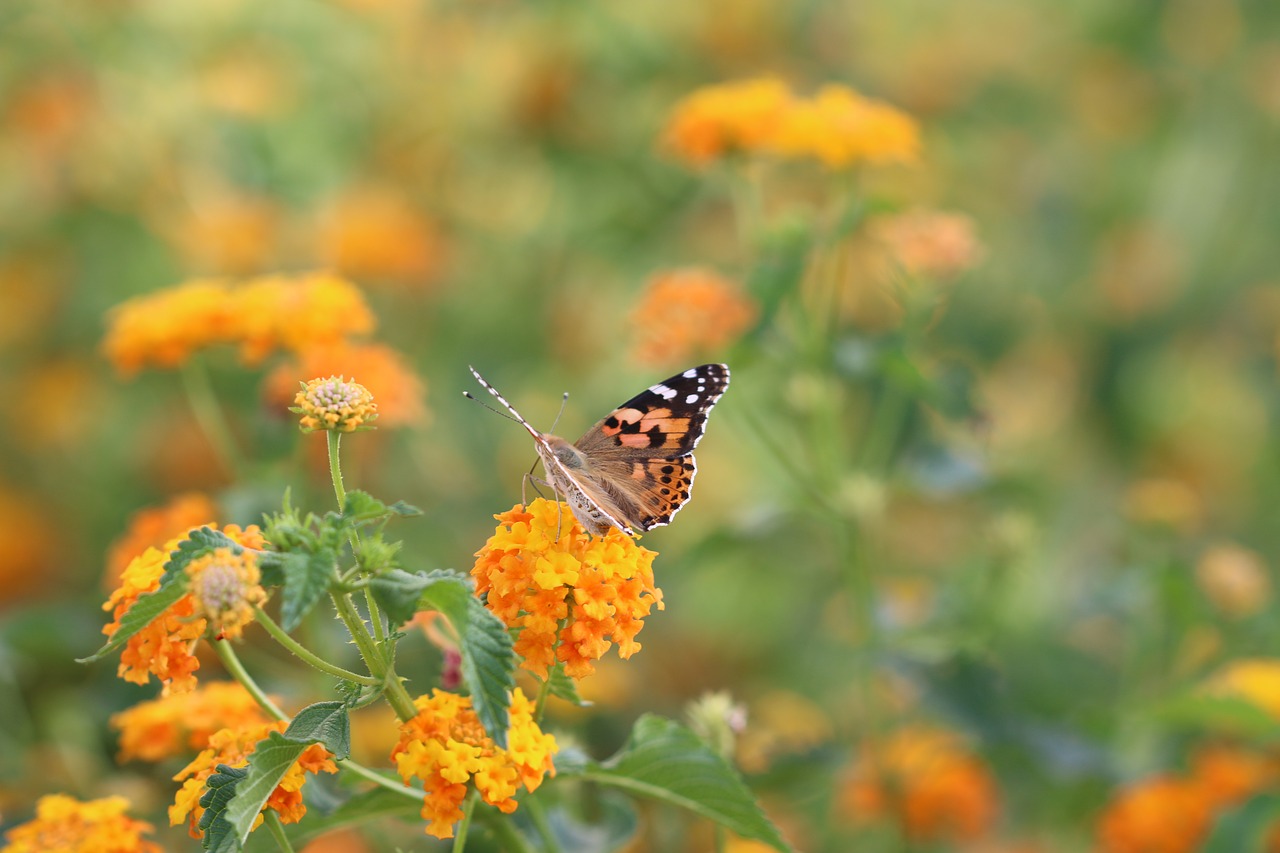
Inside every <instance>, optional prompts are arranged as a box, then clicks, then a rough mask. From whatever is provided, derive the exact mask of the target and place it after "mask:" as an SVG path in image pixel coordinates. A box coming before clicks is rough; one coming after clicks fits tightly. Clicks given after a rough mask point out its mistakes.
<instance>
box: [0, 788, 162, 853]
mask: <svg viewBox="0 0 1280 853" xmlns="http://www.w3.org/2000/svg"><path fill="white" fill-rule="evenodd" d="M128 808H129V801H128V800H126V799H125V798H124V797H104V798H103V799H101V800H89V801H88V802H80V801H79V800H76V799H74V798H72V797H68V796H67V795H65V794H50V795H48V796H46V797H41V798H40V801H39V802H38V803H36V816H35V818H33V819H32V820H29V821H27V822H26V823H23V824H19V825H18V826H15V827H14V828H13V829H10V830H9V831H8V832H6V833H5V835H6V837H7V838H8V840H9V842H8V844H6V845H5V846H4V848H3V850H2V853H160V850H161V848H160V846H159V845H158V844H153V843H152V842H150V841H145V840H143V838H142V836H143V835H144V834H147V833H150V832H152V831H154V830H153V827H152V826H151V824H149V823H144V822H142V821H140V820H133V819H131V818H128V817H126V816H125V811H126V810H127V809H128Z"/></svg>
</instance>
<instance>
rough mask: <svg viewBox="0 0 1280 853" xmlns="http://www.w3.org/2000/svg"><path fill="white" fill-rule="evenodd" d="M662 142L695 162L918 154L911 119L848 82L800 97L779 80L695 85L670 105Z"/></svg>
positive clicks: (846, 161)
mask: <svg viewBox="0 0 1280 853" xmlns="http://www.w3.org/2000/svg"><path fill="white" fill-rule="evenodd" d="M665 143H666V146H667V147H668V148H669V149H670V150H671V151H672V152H673V153H674V154H675V155H676V156H677V157H679V158H681V159H683V160H685V161H686V162H688V163H691V164H693V165H705V164H707V163H710V162H713V161H715V160H718V159H720V158H722V157H724V156H726V155H729V154H733V153H737V152H742V153H756V154H767V155H773V156H777V157H782V158H785V159H816V160H818V161H819V162H821V163H822V164H823V165H825V166H827V167H828V168H831V169H843V168H847V167H849V166H853V165H857V164H860V163H872V164H881V163H892V162H897V163H911V162H914V161H915V160H916V159H917V158H918V156H919V153H920V130H919V127H918V126H917V124H916V122H915V119H913V118H911V117H910V116H908V115H907V114H906V113H903V112H901V111H900V110H898V109H896V108H895V107H892V106H890V105H888V104H886V103H884V102H882V101H877V100H874V99H872V98H868V97H865V96H863V95H861V94H859V93H858V92H856V91H854V90H853V89H850V88H849V87H848V86H842V85H839V84H829V85H826V86H823V87H822V88H821V89H819V90H818V92H817V93H816V94H815V95H814V96H813V97H810V98H802V97H799V96H797V95H795V94H794V93H792V92H791V90H790V89H789V88H788V87H787V86H786V84H785V83H783V82H782V81H781V80H778V79H776V78H762V79H755V80H746V81H741V82H736V83H723V84H720V85H715V86H707V87H705V88H702V89H699V90H697V91H695V92H694V93H692V94H691V95H689V96H688V97H686V98H685V99H684V100H682V101H681V102H680V103H679V104H677V105H676V107H675V109H674V110H673V111H672V114H671V117H670V119H669V120H668V122H667V128H666V133H665Z"/></svg>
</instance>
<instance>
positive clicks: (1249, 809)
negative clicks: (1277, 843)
mask: <svg viewBox="0 0 1280 853" xmlns="http://www.w3.org/2000/svg"><path fill="white" fill-rule="evenodd" d="M1277 819H1280V794H1262V795H1259V796H1256V797H1253V798H1251V799H1250V800H1248V801H1247V802H1245V803H1244V804H1243V805H1242V806H1240V807H1239V808H1236V809H1232V810H1231V811H1229V812H1227V813H1226V814H1224V815H1222V817H1220V818H1218V820H1217V821H1216V822H1215V823H1214V825H1213V832H1212V834H1210V836H1209V839H1208V840H1207V841H1206V842H1205V844H1204V847H1203V848H1201V850H1202V853H1240V852H1241V851H1248V850H1266V849H1268V848H1267V846H1266V840H1267V837H1268V835H1269V834H1270V833H1271V832H1272V830H1274V829H1275V826H1276V821H1277Z"/></svg>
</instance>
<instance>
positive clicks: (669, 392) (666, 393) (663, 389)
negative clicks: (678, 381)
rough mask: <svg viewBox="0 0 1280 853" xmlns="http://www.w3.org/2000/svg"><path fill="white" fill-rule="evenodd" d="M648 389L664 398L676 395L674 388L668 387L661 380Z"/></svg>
mask: <svg viewBox="0 0 1280 853" xmlns="http://www.w3.org/2000/svg"><path fill="white" fill-rule="evenodd" d="M649 390H650V391H652V392H653V393H655V394H657V395H658V396H659V397H661V398H662V399H664V400H670V399H671V398H672V397H674V396H675V395H676V389H674V388H668V387H667V386H666V385H663V384H662V383H661V382H659V383H658V384H657V385H654V386H653V387H652V388H650V389H649Z"/></svg>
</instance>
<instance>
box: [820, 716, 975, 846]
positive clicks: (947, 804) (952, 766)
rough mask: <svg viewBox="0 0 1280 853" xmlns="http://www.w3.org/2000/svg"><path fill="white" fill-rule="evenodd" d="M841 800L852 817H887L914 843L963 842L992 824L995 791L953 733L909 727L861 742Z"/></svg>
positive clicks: (872, 818)
mask: <svg viewBox="0 0 1280 853" xmlns="http://www.w3.org/2000/svg"><path fill="white" fill-rule="evenodd" d="M840 803H841V805H842V806H843V808H844V809H845V810H846V813H847V815H848V816H849V817H851V818H853V819H854V820H855V821H856V822H864V821H868V820H885V819H887V820H890V821H893V822H895V823H896V824H897V825H898V826H899V827H900V828H901V831H902V833H903V834H904V835H905V836H906V837H907V838H910V839H912V840H914V841H916V842H936V841H962V840H963V841H967V840H974V839H977V838H979V837H981V836H982V835H983V834H984V833H986V832H987V831H988V830H989V829H990V828H991V826H992V825H993V824H994V822H995V818H996V811H997V808H998V792H997V789H996V784H995V779H994V777H993V776H992V775H991V771H990V770H988V769H987V767H986V765H985V764H983V763H982V761H981V760H980V759H979V758H978V757H977V756H976V755H974V754H973V753H972V752H971V751H970V750H969V749H968V748H967V747H966V746H965V745H964V743H963V742H962V741H961V739H960V738H959V737H958V736H957V735H956V734H954V733H952V732H949V731H945V730H943V729H935V728H930V727H924V726H912V727H908V728H904V729H901V730H899V731H897V732H894V733H892V734H890V735H888V736H887V737H886V738H885V739H884V740H883V741H880V742H876V743H871V744H867V745H865V746H864V748H863V750H862V754H861V756H860V758H859V761H858V763H857V765H856V767H855V769H854V775H853V777H852V778H850V780H849V781H848V783H847V784H846V786H845V788H844V789H843V791H842V792H841V796H840Z"/></svg>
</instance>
